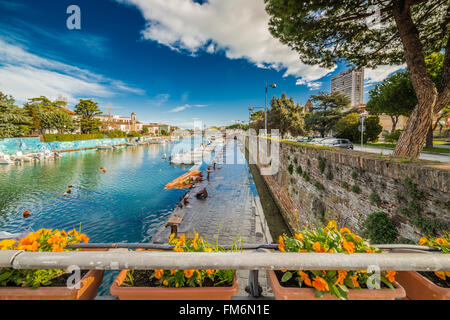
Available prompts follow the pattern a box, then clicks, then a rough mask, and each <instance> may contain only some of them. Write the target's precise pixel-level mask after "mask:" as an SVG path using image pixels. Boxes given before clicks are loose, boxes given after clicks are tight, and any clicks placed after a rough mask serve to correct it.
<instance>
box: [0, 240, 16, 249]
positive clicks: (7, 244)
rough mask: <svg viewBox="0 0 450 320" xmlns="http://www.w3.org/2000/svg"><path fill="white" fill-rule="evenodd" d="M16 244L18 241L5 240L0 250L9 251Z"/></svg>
mask: <svg viewBox="0 0 450 320" xmlns="http://www.w3.org/2000/svg"><path fill="white" fill-rule="evenodd" d="M15 243H16V240H13V239H11V240H9V239H7V240H3V241H0V250H8V249H9V248H12V246H13V245H14V244H15Z"/></svg>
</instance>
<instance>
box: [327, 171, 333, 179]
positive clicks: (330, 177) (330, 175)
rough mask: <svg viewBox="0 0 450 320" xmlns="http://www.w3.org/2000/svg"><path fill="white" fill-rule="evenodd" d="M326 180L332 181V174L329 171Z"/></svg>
mask: <svg viewBox="0 0 450 320" xmlns="http://www.w3.org/2000/svg"><path fill="white" fill-rule="evenodd" d="M327 179H328V180H333V173H332V172H331V171H329V172H328V173H327Z"/></svg>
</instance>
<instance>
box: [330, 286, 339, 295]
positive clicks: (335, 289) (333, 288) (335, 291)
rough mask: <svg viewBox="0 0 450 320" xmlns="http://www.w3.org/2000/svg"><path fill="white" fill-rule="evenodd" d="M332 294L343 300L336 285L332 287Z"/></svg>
mask: <svg viewBox="0 0 450 320" xmlns="http://www.w3.org/2000/svg"><path fill="white" fill-rule="evenodd" d="M330 292H331V293H332V294H333V295H335V296H336V297H338V298H341V294H340V292H339V290H338V288H337V287H336V286H335V285H334V284H332V285H330Z"/></svg>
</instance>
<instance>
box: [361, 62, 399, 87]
mask: <svg viewBox="0 0 450 320" xmlns="http://www.w3.org/2000/svg"><path fill="white" fill-rule="evenodd" d="M405 68H406V65H405V64H403V65H400V66H390V65H381V66H378V67H377V68H376V69H364V80H365V81H366V86H368V85H372V84H374V83H376V82H380V81H383V80H384V79H386V78H387V77H388V76H389V75H391V74H392V73H394V72H396V71H399V70H402V69H405Z"/></svg>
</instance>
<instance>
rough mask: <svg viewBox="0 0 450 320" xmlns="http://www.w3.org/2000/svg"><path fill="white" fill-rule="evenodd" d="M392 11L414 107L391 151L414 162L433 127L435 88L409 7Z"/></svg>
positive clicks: (403, 6)
mask: <svg viewBox="0 0 450 320" xmlns="http://www.w3.org/2000/svg"><path fill="white" fill-rule="evenodd" d="M400 3H401V7H394V8H393V10H392V12H393V15H394V19H395V22H396V24H397V28H398V32H399V35H400V38H401V40H402V43H403V47H404V49H405V60H406V64H407V67H408V71H409V74H410V77H411V82H412V85H413V87H414V91H415V93H416V96H417V101H418V103H417V105H416V107H415V108H414V110H413V112H412V113H411V115H410V117H409V118H408V122H407V123H406V127H405V129H404V130H403V132H402V134H401V136H400V139H399V140H398V143H397V146H396V148H395V151H394V155H395V156H402V157H409V158H412V159H417V158H418V157H419V156H420V153H421V151H422V149H423V145H424V143H425V139H426V136H427V133H428V131H429V129H430V126H431V125H432V118H433V109H434V106H435V104H436V100H437V89H436V86H435V85H434V83H433V81H432V80H431V77H430V75H429V73H428V70H427V67H426V64H425V56H424V53H423V48H422V44H421V42H420V39H419V32H418V30H417V28H416V26H415V25H414V22H413V21H412V18H411V15H410V8H409V7H408V6H405V5H404V4H405V2H403V1H401V2H400Z"/></svg>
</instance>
